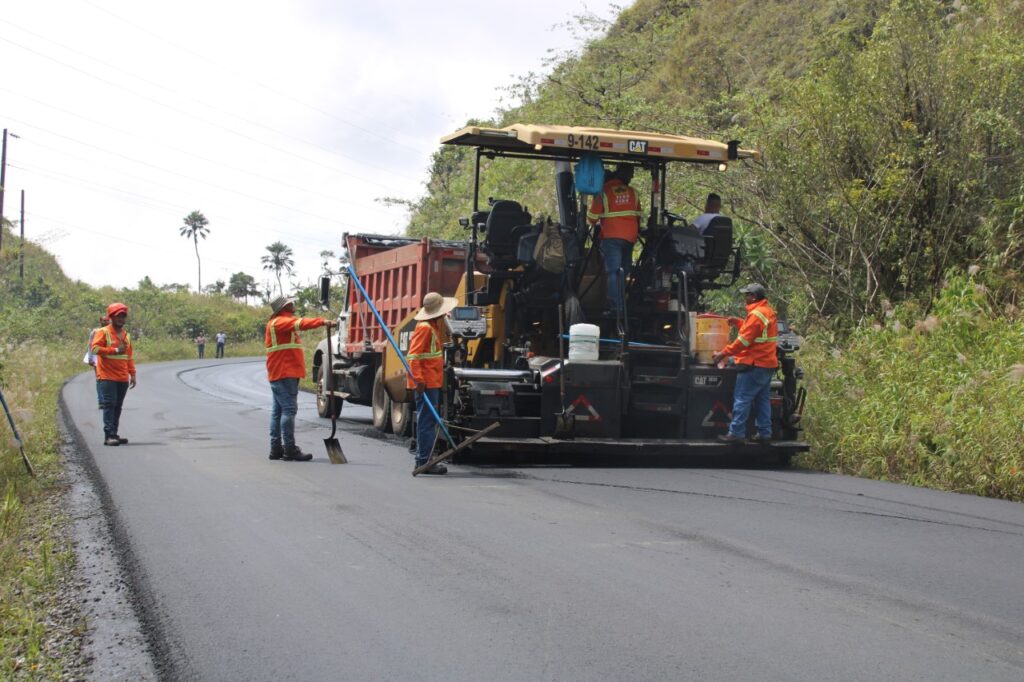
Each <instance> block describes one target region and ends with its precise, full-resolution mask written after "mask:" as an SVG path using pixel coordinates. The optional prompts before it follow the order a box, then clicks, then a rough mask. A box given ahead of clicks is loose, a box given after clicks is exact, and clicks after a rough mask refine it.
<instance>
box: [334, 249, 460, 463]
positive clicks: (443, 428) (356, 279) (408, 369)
mask: <svg viewBox="0 0 1024 682" xmlns="http://www.w3.org/2000/svg"><path fill="white" fill-rule="evenodd" d="M348 274H349V277H351V278H352V281H353V282H355V283H356V288H358V289H359V293H360V294H362V295H363V300H364V301H366V305H368V306H370V311H371V312H372V313H373V316H374V317H376V318H377V323H378V324H379V325H380V328H381V329H383V330H384V335H385V336H386V337H388V341H390V342H391V347H392V348H394V349H395V353H397V354H398V359H399V360H401V361H402V364H403V365H405V371H406V372H407V373H408V374H409V376H410V377H411V378H412V379H414V380H415V378H416V377H414V376H413V373H412V367H410V366H409V362H408V361H407V360H406V359H405V355H404V354H402V349H401V348H399V347H398V343H397V342H396V341H395V337H393V336H391V331H390V330H389V329H388V326H387V325H386V324H384V318H382V317H381V316H380V313H379V312H378V311H377V306H375V305H374V304H373V301H372V300H370V295H369V294H367V293H366V289H364V288H363V283H362V282H360V281H359V275H357V274H356V270H355V268H353V267H352V265H351V264H349V266H348ZM423 402H424V403H426V405H427V407H429V408H430V413H431V414H433V415H434V419H435V420H436V421H437V425H438V426H440V427H441V431H442V433H444V437H445V440H447V441H448V445H450V446H451V447H453V448H454V447H455V440H454V439H453V438H452V434H450V433H448V427H446V426H445V425H444V422H443V421H442V420H441V415H440V414H438V413H437V408H436V407H434V404H433V403H432V402H430V399H428V398H427V397H426V396H424V398H423Z"/></svg>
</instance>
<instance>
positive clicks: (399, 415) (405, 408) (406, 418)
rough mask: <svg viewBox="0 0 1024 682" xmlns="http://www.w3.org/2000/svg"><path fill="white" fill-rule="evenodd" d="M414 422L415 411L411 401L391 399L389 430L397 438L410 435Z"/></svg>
mask: <svg viewBox="0 0 1024 682" xmlns="http://www.w3.org/2000/svg"><path fill="white" fill-rule="evenodd" d="M415 422H416V412H415V410H413V404H412V403H396V402H395V401H393V400H392V401H391V430H392V431H394V433H395V435H396V436H398V437H399V438H408V437H409V436H411V435H412V425H413V424H414V423H415Z"/></svg>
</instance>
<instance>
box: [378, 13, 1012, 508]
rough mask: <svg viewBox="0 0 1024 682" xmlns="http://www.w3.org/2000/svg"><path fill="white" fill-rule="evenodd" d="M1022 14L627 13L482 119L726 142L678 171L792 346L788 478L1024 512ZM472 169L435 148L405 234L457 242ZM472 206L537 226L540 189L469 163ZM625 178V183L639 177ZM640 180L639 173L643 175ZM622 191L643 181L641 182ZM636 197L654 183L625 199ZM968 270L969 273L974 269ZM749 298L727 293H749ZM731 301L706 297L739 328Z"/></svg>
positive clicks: (674, 181)
mask: <svg viewBox="0 0 1024 682" xmlns="http://www.w3.org/2000/svg"><path fill="white" fill-rule="evenodd" d="M1020 6H1021V5H1020V3H1019V2H1017V1H1016V0H859V1H856V2H853V1H844V0H791V1H790V2H784V3H779V2H756V1H755V0H742V1H738V2H728V3H727V2H714V1H712V0H696V1H693V0H637V2H635V3H633V4H632V5H631V6H630V7H629V8H627V9H625V10H623V11H622V12H621V13H620V14H619V16H618V17H617V18H616V19H615V20H614V21H612V22H611V23H605V22H603V21H601V20H599V19H597V18H596V17H594V16H593V15H588V14H584V15H582V16H579V17H575V18H574V19H573V20H572V21H571V22H570V25H572V26H573V27H575V28H576V29H577V30H578V31H579V35H580V37H581V38H582V39H583V43H582V46H581V47H579V48H578V49H569V50H563V51H560V52H556V54H554V56H553V58H552V61H551V64H550V66H551V71H550V73H544V74H535V73H530V74H522V76H521V78H520V79H519V80H518V81H517V82H515V83H514V84H513V85H512V86H511V87H510V88H508V100H507V102H508V103H507V105H506V106H505V107H504V108H502V109H500V110H499V111H498V112H497V114H496V116H495V117H494V118H493V119H492V120H488V121H471V122H468V124H481V125H497V126H504V125H509V124H511V123H515V122H544V123H553V124H566V125H580V126H597V127H608V128H623V129H631V130H654V131H663V132H668V133H675V134H684V135H695V136H707V137H712V138H715V139H719V140H733V139H737V140H742V141H743V146H745V147H754V148H757V149H760V150H761V151H762V152H763V155H764V157H763V160H762V161H759V162H749V163H745V164H742V165H740V164H732V165H733V167H731V168H730V169H729V170H728V172H725V173H720V172H717V171H716V170H713V169H710V168H708V169H703V168H698V169H694V168H686V169H682V168H676V169H675V174H674V175H673V176H671V177H670V178H669V182H668V183H667V189H668V190H669V195H668V203H669V205H670V206H671V207H672V210H674V211H676V212H678V213H682V214H683V215H687V216H690V217H692V216H695V215H696V214H698V213H700V211H701V206H702V205H703V201H704V197H705V196H706V195H707V193H708V192H712V191H713V192H717V193H719V194H720V195H722V197H723V200H724V206H723V213H725V214H727V215H730V216H731V217H732V218H733V222H734V225H735V226H736V229H737V236H738V239H739V241H740V244H741V246H742V247H743V252H744V261H745V263H746V273H745V277H744V278H743V279H744V281H748V280H753V281H761V282H763V283H764V284H766V285H767V286H768V290H769V299H770V300H771V301H772V303H773V304H775V305H776V306H777V308H778V309H779V310H780V311H781V312H782V313H784V314H785V315H787V317H788V318H789V320H790V322H791V323H792V324H793V325H794V327H795V328H796V329H797V330H798V331H800V332H802V333H803V334H804V336H805V337H806V338H805V343H804V349H803V351H801V354H800V356H799V357H800V359H801V362H802V363H803V364H804V366H805V368H806V370H807V375H808V379H809V381H808V390H809V394H808V402H807V410H806V415H805V416H806V420H807V426H808V429H807V437H808V439H809V441H810V442H811V445H812V451H811V453H810V455H808V456H804V457H802V458H800V460H799V462H800V463H801V464H802V465H803V466H809V467H814V468H820V469H824V470H830V471H841V472H845V473H851V474H856V475H860V476H868V477H875V478H884V479H888V480H896V481H903V482H907V483H912V484H914V485H921V486H931V487H937V488H943V489H948V490H956V491H962V492H970V493H976V494H981V495H991V496H996V497H1004V498H1007V499H1014V500H1021V501H1024V492H1022V488H1021V485H1022V484H1021V480H1022V476H1024V475H1022V474H1021V469H1022V468H1024V401H1021V400H1020V396H1021V394H1020V390H1021V388H1020V383H1019V376H1020V367H1021V363H1024V351H1022V348H1024V345H1022V344H1021V326H1022V320H1021V313H1020V309H1019V305H1020V299H1021V295H1022V293H1024V282H1022V281H1021V263H1022V262H1024V181H1022V178H1024V116H1022V115H1021V112H1022V111H1024V15H1022V14H1021V12H1020ZM472 160H473V155H472V153H471V150H467V149H465V148H462V147H450V148H441V149H439V150H438V151H437V152H436V153H435V154H434V157H433V164H432V167H431V175H430V180H429V182H428V183H427V191H426V192H425V193H424V194H423V195H422V196H421V197H418V198H416V199H414V200H405V201H398V200H396V202H397V203H404V204H405V205H406V206H407V207H408V209H409V215H410V228H409V229H410V232H411V233H412V234H419V235H429V236H446V237H450V238H465V232H464V231H463V230H462V229H461V228H460V227H459V225H458V222H457V221H458V218H459V217H463V216H467V215H468V212H469V211H470V210H471V205H472V181H473V167H472ZM482 165H483V169H482V173H481V178H482V181H483V186H482V189H481V196H484V197H488V196H491V197H496V198H503V199H504V198H508V199H516V200H519V201H521V202H523V203H525V204H527V205H528V206H529V207H530V210H531V211H532V212H533V213H534V215H535V216H536V215H538V214H543V213H547V214H549V215H551V214H553V213H554V211H555V206H554V193H553V191H552V178H551V177H550V176H549V175H546V174H545V175H544V176H543V177H536V176H535V175H533V174H531V171H528V170H527V169H528V166H527V165H525V164H516V163H508V162H498V163H496V162H491V161H487V160H484V162H483V164H482ZM638 180H639V176H638ZM641 182H642V181H641ZM634 184H636V183H634ZM640 194H641V196H644V195H646V194H647V188H643V189H642V191H641V192H640ZM971 273H973V274H971ZM741 283H742V282H741ZM738 301H739V297H738V296H736V295H735V293H734V292H731V291H724V292H715V295H713V296H712V297H711V300H710V303H711V305H712V306H713V307H714V308H715V309H718V310H720V311H721V312H730V313H735V312H738V308H739V307H740V306H739V305H738Z"/></svg>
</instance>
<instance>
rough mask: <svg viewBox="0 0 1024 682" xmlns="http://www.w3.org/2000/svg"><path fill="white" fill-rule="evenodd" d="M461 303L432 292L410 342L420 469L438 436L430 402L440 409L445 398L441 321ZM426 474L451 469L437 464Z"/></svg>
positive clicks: (408, 358) (408, 381)
mask: <svg viewBox="0 0 1024 682" xmlns="http://www.w3.org/2000/svg"><path fill="white" fill-rule="evenodd" d="M457 304H458V301H457V300H456V299H454V298H447V297H445V296H442V295H441V294H439V293H437V292H435V291H431V292H430V293H429V294H427V295H426V296H424V297H423V307H422V308H420V310H419V312H418V313H416V318H415V319H416V320H418V324H417V325H416V329H415V330H414V331H413V333H412V340H411V341H410V342H409V352H408V354H407V355H406V359H407V360H408V361H409V368H410V370H411V375H410V376H409V377H408V379H407V381H406V386H407V387H408V388H410V389H412V390H415V391H416V466H417V467H419V466H422V465H424V464H426V463H427V460H429V459H430V453H431V451H432V450H433V449H434V439H435V438H436V437H437V421H436V420H435V419H434V415H433V414H432V413H431V411H430V408H429V407H428V406H427V404H426V401H428V400H429V401H430V404H431V405H433V406H434V408H435V409H436V408H437V405H438V402H439V399H440V397H441V386H442V384H443V383H444V353H443V351H442V337H443V335H444V330H443V327H442V326H441V322H442V320H443V318H444V316H445V315H447V314H448V312H449V311H451V309H452V308H454V307H455V306H456V305H457ZM423 473H425V474H434V475H440V474H446V473H448V468H447V467H446V466H444V465H443V464H435V465H434V466H432V467H430V468H429V469H427V470H426V471H424V472H423Z"/></svg>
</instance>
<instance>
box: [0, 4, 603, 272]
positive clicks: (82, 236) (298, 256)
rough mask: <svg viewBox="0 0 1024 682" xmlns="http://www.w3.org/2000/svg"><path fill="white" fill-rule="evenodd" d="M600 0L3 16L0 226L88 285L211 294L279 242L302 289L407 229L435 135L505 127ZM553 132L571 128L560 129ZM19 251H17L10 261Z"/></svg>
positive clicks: (55, 7)
mask: <svg viewBox="0 0 1024 682" xmlns="http://www.w3.org/2000/svg"><path fill="white" fill-rule="evenodd" d="M585 10H589V11H592V12H594V13H596V14H598V15H600V16H602V17H606V18H607V17H611V16H613V15H614V14H615V12H616V9H615V8H614V7H613V5H612V4H611V3H610V2H607V1H606V0H587V2H586V4H584V3H583V2H582V0H517V2H516V3H515V4H514V5H510V4H509V3H507V2H491V1H489V0H455V1H452V0H445V1H443V2H422V1H412V0H396V1H394V2H382V3H377V2H366V1H365V0H361V1H360V2H354V1H352V0H333V1H332V0H278V1H276V2H271V1H270V0H244V1H243V0H176V1H175V2H152V1H149V0H23V1H21V2H6V3H4V9H3V11H2V12H0V73H2V74H3V75H2V78H0V127H4V128H8V129H9V131H10V132H11V133H14V134H17V135H18V136H19V138H18V139H13V138H9V139H8V146H7V163H8V165H7V183H6V187H7V196H6V199H5V204H4V215H5V217H7V218H8V219H9V220H11V221H17V220H18V211H19V200H20V195H19V192H20V190H22V189H23V190H25V203H26V217H25V227H26V233H27V236H28V238H29V239H30V240H33V241H36V242H37V243H39V244H41V245H42V246H44V247H45V248H46V249H47V250H49V251H50V252H51V253H54V254H55V255H56V256H57V258H58V259H59V261H60V264H61V266H62V267H63V268H64V271H65V272H66V273H67V274H68V275H69V276H70V277H73V278H75V279H81V280H83V281H85V282H88V283H89V284H92V285H96V286H98V285H103V284H110V285H114V286H132V287H133V286H135V285H136V284H137V283H138V281H139V280H140V279H142V278H143V277H144V276H146V275H149V276H150V277H151V278H152V279H153V281H154V282H157V283H158V284H166V283H172V282H176V283H188V284H190V285H191V286H192V287H193V288H194V287H195V286H196V258H195V252H194V250H193V245H192V243H191V241H188V240H186V239H185V238H184V237H181V236H180V235H179V233H178V229H179V227H181V225H182V219H183V218H184V216H185V215H187V214H188V213H189V212H191V211H193V210H200V211H202V212H203V214H204V215H205V216H206V217H207V219H208V220H209V221H210V233H209V237H208V239H206V240H205V241H203V240H200V243H199V251H200V256H201V258H202V268H203V269H202V273H203V274H202V277H203V285H204V286H206V285H207V284H210V283H213V282H214V281H215V280H217V279H221V280H224V281H227V280H228V278H229V276H230V275H231V273H234V272H238V271H243V272H246V273H248V274H250V275H253V276H254V277H256V279H257V281H258V282H262V281H264V280H269V279H270V278H271V275H270V273H268V272H265V271H263V269H262V264H261V262H260V257H261V256H263V255H265V254H266V250H265V249H266V246H267V245H268V244H271V243H272V242H274V241H282V242H284V243H285V244H287V245H288V246H290V247H291V248H292V249H293V251H294V257H295V262H296V277H295V279H296V281H297V282H298V283H300V284H304V283H310V282H312V281H314V280H315V279H316V277H317V276H318V275H319V270H320V257H319V253H320V252H321V251H323V250H325V249H330V250H334V251H335V252H339V251H340V241H341V239H340V238H341V234H342V233H343V232H346V231H347V232H374V233H398V232H400V231H401V230H402V229H403V228H404V226H405V218H406V216H405V214H404V212H403V211H402V210H400V209H397V208H387V207H385V206H382V205H381V204H380V203H378V202H376V201H375V200H376V199H378V198H380V197H385V196H393V197H401V198H406V199H414V198H416V197H418V196H420V195H421V194H422V193H423V183H424V181H425V180H426V178H427V168H428V165H429V159H430V155H431V154H432V153H433V152H434V151H435V150H436V149H437V142H438V139H439V138H440V137H441V136H442V135H445V134H447V133H449V132H452V131H454V130H456V129H458V128H459V127H461V126H462V125H463V124H464V123H465V121H466V120H467V119H468V118H470V117H478V118H485V117H489V116H491V114H493V112H494V110H495V108H496V106H497V105H498V103H499V101H500V99H501V97H502V94H503V93H502V91H501V89H502V88H503V87H504V86H507V85H509V84H510V83H512V82H513V81H514V80H515V78H516V77H517V76H520V75H523V74H525V73H527V72H529V71H531V70H532V71H538V70H540V69H541V68H542V62H543V60H544V58H545V57H546V56H547V55H548V51H549V50H550V49H552V48H555V49H558V50H564V49H565V48H567V47H571V46H572V42H571V41H572V38H571V37H570V34H569V32H568V31H567V29H566V28H565V27H564V26H562V24H564V23H565V22H566V21H568V20H570V19H571V18H572V17H573V16H575V15H578V14H580V13H581V12H583V11H585ZM551 123H557V122H556V121H552V122H551ZM12 246H13V245H12V244H10V243H9V242H8V241H7V240H5V241H4V243H3V245H2V248H4V249H7V248H11V247H12Z"/></svg>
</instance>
